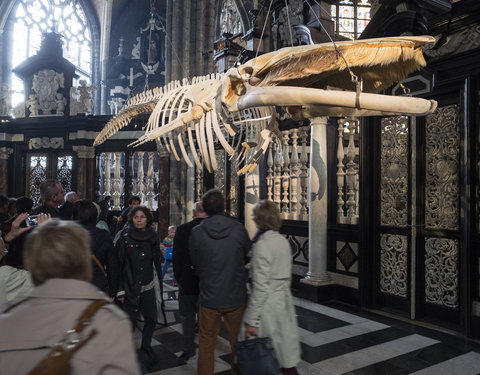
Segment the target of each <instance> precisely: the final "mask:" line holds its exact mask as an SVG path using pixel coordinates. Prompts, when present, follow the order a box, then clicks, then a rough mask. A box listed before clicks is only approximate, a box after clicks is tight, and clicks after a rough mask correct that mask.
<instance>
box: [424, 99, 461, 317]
mask: <svg viewBox="0 0 480 375" xmlns="http://www.w3.org/2000/svg"><path fill="white" fill-rule="evenodd" d="M440 135H441V136H440ZM425 145H426V149H425V163H426V165H425V168H426V175H425V226H426V229H435V230H458V229H459V216H460V210H459V200H460V192H459V189H460V177H459V162H460V151H459V149H460V126H459V108H458V105H449V106H445V107H440V108H438V109H437V111H436V112H435V113H434V114H432V115H430V116H428V117H427V122H426V127H425ZM458 257H459V244H458V241H457V240H453V239H447V238H433V237H431V238H426V239H425V301H426V302H430V303H435V304H439V305H442V306H446V307H451V308H457V307H458V275H459V263H458Z"/></svg>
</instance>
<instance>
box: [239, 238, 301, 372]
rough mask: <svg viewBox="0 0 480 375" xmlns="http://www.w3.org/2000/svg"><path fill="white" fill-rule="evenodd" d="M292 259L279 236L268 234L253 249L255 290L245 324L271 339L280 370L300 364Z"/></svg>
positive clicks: (283, 240) (285, 241)
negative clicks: (291, 289) (292, 287)
mask: <svg viewBox="0 0 480 375" xmlns="http://www.w3.org/2000/svg"><path fill="white" fill-rule="evenodd" d="M291 274H292V256H291V250H290V245H289V243H288V241H287V240H286V239H285V238H284V237H283V236H281V235H280V234H279V233H278V232H274V231H267V232H265V233H264V234H263V235H262V236H261V237H260V239H259V240H258V241H257V242H256V243H255V244H254V246H253V255H252V279H253V290H252V293H251V295H250V298H249V301H248V307H247V310H246V312H245V315H244V322H246V323H247V324H249V325H251V326H254V327H258V328H259V336H262V337H264V336H266V337H270V338H271V339H272V342H273V347H274V349H275V353H276V355H277V359H278V362H279V363H280V366H281V367H285V368H289V367H293V366H296V365H297V363H298V362H300V342H299V337H298V328H297V317H296V314H295V308H294V306H293V301H292V294H291V292H290V282H291Z"/></svg>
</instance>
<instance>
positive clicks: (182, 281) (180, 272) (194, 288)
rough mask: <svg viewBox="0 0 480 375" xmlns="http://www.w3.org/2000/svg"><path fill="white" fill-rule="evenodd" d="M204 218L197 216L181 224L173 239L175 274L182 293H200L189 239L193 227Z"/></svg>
mask: <svg viewBox="0 0 480 375" xmlns="http://www.w3.org/2000/svg"><path fill="white" fill-rule="evenodd" d="M202 220H203V218H196V219H193V220H192V221H189V222H188V223H185V224H182V225H180V226H179V227H178V228H177V230H176V232H175V240H174V241H173V258H172V261H173V274H174V275H175V280H177V282H178V284H179V285H180V293H181V294H194V295H198V277H197V275H195V272H194V271H193V267H192V262H191V261H190V254H189V253H188V239H189V238H190V234H191V233H192V229H193V227H195V226H197V225H198V224H200V223H201V222H202Z"/></svg>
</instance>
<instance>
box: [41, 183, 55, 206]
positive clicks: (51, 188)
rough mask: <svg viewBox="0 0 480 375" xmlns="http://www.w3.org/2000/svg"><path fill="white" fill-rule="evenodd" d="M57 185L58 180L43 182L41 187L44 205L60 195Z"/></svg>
mask: <svg viewBox="0 0 480 375" xmlns="http://www.w3.org/2000/svg"><path fill="white" fill-rule="evenodd" d="M57 184H59V182H58V181H57V180H45V181H43V182H42V184H41V185H40V196H41V198H42V201H43V202H44V203H45V202H48V201H49V200H50V198H52V197H53V196H54V195H55V194H57V193H58V191H59V189H58V186H57Z"/></svg>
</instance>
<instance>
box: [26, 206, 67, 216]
mask: <svg viewBox="0 0 480 375" xmlns="http://www.w3.org/2000/svg"><path fill="white" fill-rule="evenodd" d="M38 214H47V215H48V214H50V216H51V217H60V211H59V210H58V208H56V207H53V206H51V205H49V204H48V203H45V204H43V205H41V206H38V207H35V208H34V209H33V210H32V212H31V214H30V215H38Z"/></svg>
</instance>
